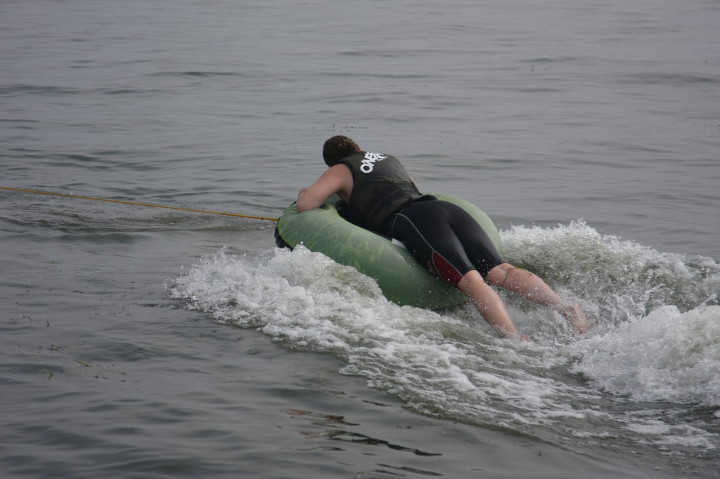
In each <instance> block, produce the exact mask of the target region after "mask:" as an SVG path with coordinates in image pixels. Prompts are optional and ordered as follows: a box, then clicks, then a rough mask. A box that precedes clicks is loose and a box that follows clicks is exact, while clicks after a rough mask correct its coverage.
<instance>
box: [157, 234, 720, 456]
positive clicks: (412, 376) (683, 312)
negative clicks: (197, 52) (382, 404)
mask: <svg viewBox="0 0 720 479" xmlns="http://www.w3.org/2000/svg"><path fill="white" fill-rule="evenodd" d="M503 237H504V242H505V244H506V245H507V248H506V249H507V254H508V259H510V260H511V261H512V262H513V263H515V264H519V265H520V266H523V267H527V268H529V269H531V270H533V271H535V272H537V273H538V274H540V275H541V276H543V277H545V278H547V279H548V282H549V283H550V284H551V285H552V286H553V287H554V288H556V289H558V290H560V291H562V292H563V294H566V295H572V296H574V297H576V298H577V299H579V300H580V301H581V302H582V303H583V304H584V305H585V306H586V307H587V308H588V310H589V311H590V312H591V315H593V316H594V319H595V321H596V327H595V328H594V330H592V331H591V332H590V333H589V334H588V335H587V337H583V338H578V337H575V336H573V335H572V334H571V333H570V331H569V330H568V328H567V327H566V325H565V323H564V321H562V319H561V318H559V317H558V316H557V315H554V314H553V313H551V312H549V311H548V310H546V309H544V308H541V307H537V306H535V305H529V304H528V303H527V302H524V300H518V299H517V298H513V297H510V296H507V295H504V297H505V298H507V299H508V301H509V309H510V312H511V315H512V316H513V318H514V319H515V321H516V324H517V325H518V327H519V328H520V329H521V330H523V331H524V332H527V333H530V334H534V336H535V338H536V341H535V342H530V343H525V342H521V341H509V340H500V339H498V338H497V337H496V335H495V333H494V332H493V331H492V329H491V328H489V327H488V326H487V325H486V324H485V323H484V322H483V321H482V320H481V319H480V317H479V315H478V314H477V312H475V311H474V309H473V308H472V307H470V306H466V307H461V308H458V309H456V310H453V311H445V312H442V313H437V312H433V311H428V310H423V309H418V308H412V307H408V306H405V307H399V306H397V305H395V304H393V303H391V302H389V301H387V300H386V299H385V298H384V297H383V295H382V293H381V291H380V289H379V288H378V286H377V284H376V282H375V281H374V280H372V279H370V278H368V277H366V276H364V275H361V274H360V273H358V272H357V271H356V270H355V269H354V268H350V267H347V266H342V265H339V264H337V263H335V262H334V261H332V260H330V259H329V258H327V257H325V256H324V255H322V254H318V253H312V252H310V251H308V250H307V249H305V248H303V247H298V248H296V249H295V250H294V251H292V252H290V251H288V250H279V249H278V250H274V252H273V254H272V257H270V258H269V260H267V258H263V259H258V258H252V259H248V258H247V257H240V256H234V255H229V254H226V253H225V252H224V251H221V252H219V253H217V254H215V255H212V256H210V257H208V258H205V259H203V260H202V261H201V262H200V263H199V264H197V265H195V266H194V267H192V268H191V269H190V271H188V272H187V273H184V274H182V275H180V276H179V277H178V278H176V279H175V280H174V281H173V282H172V284H171V285H170V286H169V287H168V289H169V292H170V294H171V295H172V296H173V297H175V298H182V299H185V300H187V301H188V302H189V306H190V307H192V308H196V309H199V310H203V311H207V312H208V313H209V314H210V315H212V317H213V318H214V319H215V320H216V321H218V322H220V323H225V324H232V325H237V326H240V327H252V328H257V329H258V330H260V331H261V332H263V333H264V334H267V335H269V336H271V337H272V338H273V339H274V340H275V341H278V342H280V343H282V344H283V345H285V346H286V347H288V348H291V349H296V350H303V351H314V352H322V353H329V354H333V355H335V356H336V357H338V358H340V359H341V360H342V361H343V362H344V363H345V366H344V367H343V369H342V371H341V372H342V373H344V374H351V375H358V376H362V377H364V378H366V379H367V381H368V384H369V385H370V386H371V387H374V388H377V389H380V390H384V391H388V392H389V393H391V394H393V395H395V396H396V397H398V398H400V399H401V400H402V401H403V402H404V403H405V404H406V406H407V407H408V408H410V409H412V410H414V411H417V412H420V413H424V414H429V415H434V416H438V417H443V418H448V419H457V420H462V421H470V422H473V423H476V424H492V425H493V426H494V427H508V428H511V429H513V430H521V431H525V432H528V431H532V433H537V434H540V435H542V434H544V433H543V432H538V431H539V430H540V429H538V428H545V427H549V428H550V429H551V431H554V432H550V433H548V437H552V436H555V435H557V434H558V431H565V433H566V434H567V435H568V436H572V437H577V438H581V437H587V438H595V439H602V438H603V437H620V436H623V434H624V433H623V432H622V430H624V431H632V432H634V433H636V434H646V433H647V434H654V433H653V432H652V431H661V430H662V431H664V432H659V433H657V434H659V436H660V437H659V438H654V439H650V440H649V441H650V442H653V441H654V443H655V444H662V442H661V441H666V442H667V443H670V442H673V443H675V444H694V443H698V444H700V443H701V442H702V441H706V442H707V444H708V445H707V446H706V447H707V448H709V447H711V445H712V443H713V442H714V441H716V438H715V436H714V435H713V434H712V433H708V432H706V431H705V429H704V427H703V426H702V424H700V425H698V427H696V428H692V430H691V429H687V428H685V429H684V428H683V427H681V426H682V420H681V419H679V420H676V421H675V422H666V421H665V419H662V417H659V416H658V414H655V413H653V412H649V413H648V414H649V418H650V421H651V422H647V421H645V420H644V419H646V418H644V419H643V420H642V421H640V420H637V417H634V416H632V413H633V412H634V411H637V410H638V409H639V410H641V411H644V408H645V406H642V405H637V406H636V405H635V404H630V405H629V406H628V405H627V404H626V403H623V404H622V405H620V406H618V405H617V404H615V403H614V402H613V400H612V399H608V398H607V393H608V392H609V393H610V395H611V397H614V396H616V395H622V396H624V397H629V398H630V400H631V401H662V402H667V403H678V404H686V403H694V404H706V405H711V406H716V405H718V404H720V399H719V398H718V395H719V391H720V384H719V383H718V375H717V371H718V370H720V369H719V368H720V357H719V356H718V355H719V352H718V344H720V321H719V319H720V306H715V305H713V302H715V303H716V302H717V301H716V297H714V296H713V294H714V293H713V291H717V289H715V288H716V286H717V284H718V278H720V273H719V272H720V268H718V265H717V264H716V263H715V262H714V261H712V260H710V259H708V258H704V259H703V258H700V259H697V258H695V259H688V258H685V257H683V256H682V255H669V254H662V253H658V252H657V251H654V250H652V249H651V248H646V247H643V246H642V245H637V244H635V243H632V242H623V241H620V240H618V239H617V238H613V237H602V236H601V235H599V234H598V233H597V232H596V231H595V230H593V229H592V228H590V227H588V226H587V225H585V224H584V223H581V222H580V223H573V224H571V225H569V226H558V227H557V228H554V229H543V228H514V229H512V230H510V231H507V232H504V234H503ZM678 298H679V299H680V300H681V301H679V302H680V303H682V304H681V305H674V303H673V302H674V301H675V300H677V299H678ZM656 304H657V305H658V306H653V305H656ZM646 310H651V312H650V313H649V314H648V313H647V311H646ZM583 377H584V378H586V379H587V380H586V381H584V380H583ZM637 404H639V403H637ZM617 408H619V409H617ZM628 411H630V412H628ZM655 420H657V421H660V423H662V424H663V425H666V426H668V427H669V426H672V427H670V428H669V429H668V428H665V429H662V428H660V429H657V428H655V429H654V428H652V427H650V428H648V427H647V426H648V424H650V425H653V424H654V423H653V422H652V421H655ZM599 425H602V426H599ZM688 427H689V426H688ZM633 428H634V429H633ZM647 431H650V432H647ZM703 434H705V435H703Z"/></svg>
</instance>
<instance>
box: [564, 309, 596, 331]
mask: <svg viewBox="0 0 720 479" xmlns="http://www.w3.org/2000/svg"><path fill="white" fill-rule="evenodd" d="M557 311H558V312H559V313H560V314H561V315H562V316H563V317H564V318H565V319H566V320H567V322H568V323H570V325H571V326H572V327H573V328H575V330H576V331H577V332H578V333H580V334H583V333H587V332H588V330H589V329H590V326H589V325H588V321H587V318H586V317H585V313H583V310H582V308H580V306H579V305H577V304H565V305H563V306H560V307H558V308H557Z"/></svg>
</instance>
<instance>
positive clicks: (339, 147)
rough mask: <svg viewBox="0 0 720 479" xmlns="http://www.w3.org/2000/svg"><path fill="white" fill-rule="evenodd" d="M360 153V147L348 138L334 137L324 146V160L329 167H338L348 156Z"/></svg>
mask: <svg viewBox="0 0 720 479" xmlns="http://www.w3.org/2000/svg"><path fill="white" fill-rule="evenodd" d="M358 151H360V147H359V146H358V144H357V143H355V142H354V141H353V140H351V139H350V138H348V137H347V136H343V135H337V136H333V137H332V138H330V139H329V140H327V141H326V142H325V144H324V145H323V159H324V160H325V164H326V165H328V166H333V165H336V164H337V163H338V162H339V161H340V160H342V159H343V158H345V157H346V156H348V155H352V154H353V153H356V152H358Z"/></svg>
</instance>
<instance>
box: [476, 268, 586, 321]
mask: <svg viewBox="0 0 720 479" xmlns="http://www.w3.org/2000/svg"><path fill="white" fill-rule="evenodd" d="M485 279H486V281H487V282H488V283H490V284H493V285H496V286H499V287H501V288H503V289H507V290H508V291H511V292H513V293H516V294H519V295H520V296H522V297H523V298H526V299H529V300H530V301H534V302H536V303H538V304H542V305H544V306H549V307H551V308H553V309H554V310H556V311H557V312H558V313H560V314H561V315H562V316H563V317H564V318H565V319H566V320H567V321H568V322H569V323H570V325H571V326H572V327H573V328H575V329H576V330H577V331H578V332H579V333H585V332H587V330H588V325H587V319H586V318H585V314H583V311H582V309H580V307H579V306H578V305H576V304H570V303H566V302H565V301H564V300H563V299H562V298H560V296H558V295H557V293H555V291H553V290H552V289H550V287H549V286H548V285H547V284H545V281H543V280H542V279H540V278H539V277H537V276H536V275H534V274H533V273H531V272H530V271H527V270H524V269H520V268H516V267H514V266H513V265H511V264H508V263H503V264H499V265H497V266H495V267H494V268H493V269H491V270H490V272H489V273H488V275H487V276H486V278H485Z"/></svg>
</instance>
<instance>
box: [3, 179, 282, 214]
mask: <svg viewBox="0 0 720 479" xmlns="http://www.w3.org/2000/svg"><path fill="white" fill-rule="evenodd" d="M0 190H8V191H20V192H22V193H32V194H35V195H50V196H63V197H66V198H78V199H81V200H93V201H106V202H108V203H120V204H123V205H134V206H146V207H150V208H165V209H168V210H179V211H190V212H193V213H207V214H211V215H221V216H235V217H238V218H250V219H253V220H264V221H276V222H277V221H280V218H268V217H265V216H253V215H241V214H239V213H225V212H222V211H208V210H198V209H195V208H182V207H180V206H166V205H154V204H151V203H139V202H137V201H123V200H111V199H109V198H96V197H93V196H82V195H71V194H69V193H54V192H52V191H39V190H28V189H24V188H10V187H7V186H0Z"/></svg>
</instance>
